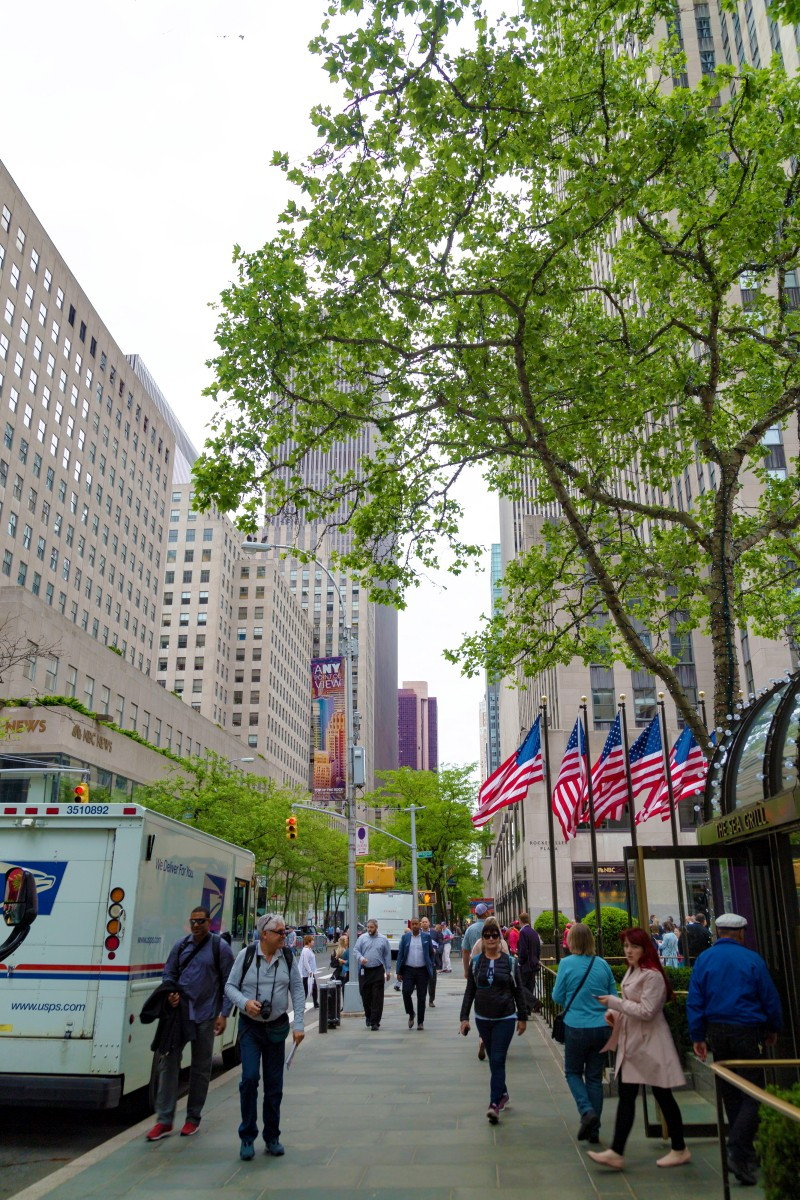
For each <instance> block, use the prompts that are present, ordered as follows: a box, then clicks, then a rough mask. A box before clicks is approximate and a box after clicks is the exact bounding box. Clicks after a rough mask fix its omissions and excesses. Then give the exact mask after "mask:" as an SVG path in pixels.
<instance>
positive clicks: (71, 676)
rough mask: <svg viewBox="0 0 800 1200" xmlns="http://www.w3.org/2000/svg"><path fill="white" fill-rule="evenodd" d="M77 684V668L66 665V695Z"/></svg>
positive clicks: (73, 691) (72, 692)
mask: <svg viewBox="0 0 800 1200" xmlns="http://www.w3.org/2000/svg"><path fill="white" fill-rule="evenodd" d="M62 595H63V593H62ZM77 686H78V668H77V667H73V666H68V667H67V684H66V687H65V689H64V690H65V694H66V695H67V696H74V695H75V690H76V688H77Z"/></svg>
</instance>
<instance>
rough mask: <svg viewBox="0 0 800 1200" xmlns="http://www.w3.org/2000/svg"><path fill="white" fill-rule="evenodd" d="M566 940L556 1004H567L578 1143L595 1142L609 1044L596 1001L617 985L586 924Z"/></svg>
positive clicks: (568, 1068) (567, 1067)
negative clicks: (605, 1052)
mask: <svg viewBox="0 0 800 1200" xmlns="http://www.w3.org/2000/svg"><path fill="white" fill-rule="evenodd" d="M568 940H569V949H570V955H569V957H568V958H565V959H563V960H562V962H561V964H560V966H559V968H558V975H557V976H556V984H555V987H554V988H553V1000H554V1001H555V1003H556V1004H560V1005H562V1007H565V1008H566V1006H567V1005H568V1004H569V1012H566V1013H565V1014H564V1032H565V1041H564V1074H565V1076H566V1079H567V1086H568V1087H569V1090H570V1091H571V1092H572V1096H573V1099H574V1100H575V1103H576V1104H577V1106H578V1112H579V1113H580V1118H581V1122H580V1127H579V1129H578V1140H579V1141H586V1140H587V1139H588V1140H589V1141H590V1142H592V1143H596V1142H598V1141H599V1137H600V1116H601V1114H602V1111H603V1066H604V1061H605V1059H604V1056H603V1054H602V1053H601V1051H602V1049H603V1046H605V1044H606V1042H607V1041H608V1025H607V1024H606V1022H605V1013H604V1012H603V1009H602V1008H601V1006H600V1005H599V1004H598V1002H597V997H598V996H603V995H605V994H606V991H608V992H609V994H611V993H613V994H614V995H616V993H617V985H616V983H615V982H614V976H613V975H612V974H611V968H610V967H609V965H608V963H607V962H606V960H605V959H604V958H598V957H597V955H596V954H595V948H594V934H593V933H592V931H591V929H590V928H589V926H588V925H573V926H572V928H571V929H570V931H569V939H568ZM570 1001H571V1003H570Z"/></svg>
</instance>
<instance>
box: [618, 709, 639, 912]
mask: <svg viewBox="0 0 800 1200" xmlns="http://www.w3.org/2000/svg"><path fill="white" fill-rule="evenodd" d="M617 708H618V709H619V713H620V718H621V724H622V749H623V757H624V761H625V784H626V787H627V789H628V816H629V817H630V820H631V848H632V849H633V856H634V858H637V857H638V839H637V834H636V805H635V803H634V799H633V780H632V779H631V763H630V757H629V746H628V717H627V713H626V710H625V693H624V692H620V694H619V704H618V705H617ZM625 903H626V905H627V907H628V920H629V921H630V923H631V925H633V904H632V903H631V881H630V875H629V872H628V867H627V865H626V867H625ZM636 910H637V914H638V910H639V897H638V896H637V897H636ZM640 924H641V921H640ZM642 928H644V926H642Z"/></svg>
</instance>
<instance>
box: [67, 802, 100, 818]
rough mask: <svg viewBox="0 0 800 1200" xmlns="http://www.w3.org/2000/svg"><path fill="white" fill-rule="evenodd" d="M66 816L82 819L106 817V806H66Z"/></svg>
mask: <svg viewBox="0 0 800 1200" xmlns="http://www.w3.org/2000/svg"><path fill="white" fill-rule="evenodd" d="M67 815H68V816H70V817H73V816H83V817H107V816H108V805H107V804H68V805H67Z"/></svg>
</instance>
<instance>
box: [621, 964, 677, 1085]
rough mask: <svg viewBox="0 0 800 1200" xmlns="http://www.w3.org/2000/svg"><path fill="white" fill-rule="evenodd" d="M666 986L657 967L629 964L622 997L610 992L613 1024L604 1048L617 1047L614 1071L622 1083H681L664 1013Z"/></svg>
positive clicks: (675, 1054)
mask: <svg viewBox="0 0 800 1200" xmlns="http://www.w3.org/2000/svg"><path fill="white" fill-rule="evenodd" d="M666 996H667V988H666V984H665V983H664V977H663V976H662V974H661V972H660V971H653V970H650V969H647V970H642V969H641V968H639V967H633V968H628V971H627V974H626V975H625V978H624V979H623V981H622V997H621V998H620V997H619V996H611V997H610V998H609V1001H608V1007H609V1010H610V1011H611V1012H613V1013H614V1027H613V1032H612V1034H611V1038H610V1040H609V1042H608V1044H607V1046H606V1047H605V1049H606V1050H616V1052H617V1063H616V1068H615V1073H616V1075H617V1077H621V1078H622V1079H623V1080H624V1081H625V1083H649V1084H650V1086H651V1087H663V1088H674V1087H683V1086H684V1085H685V1083H686V1077H685V1075H684V1073H683V1067H682V1066H681V1061H680V1059H679V1058H678V1052H677V1050H676V1049H675V1043H674V1042H673V1040H672V1034H671V1033H670V1030H669V1025H667V1019H666V1017H665V1016H664V1001H665V999H666Z"/></svg>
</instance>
